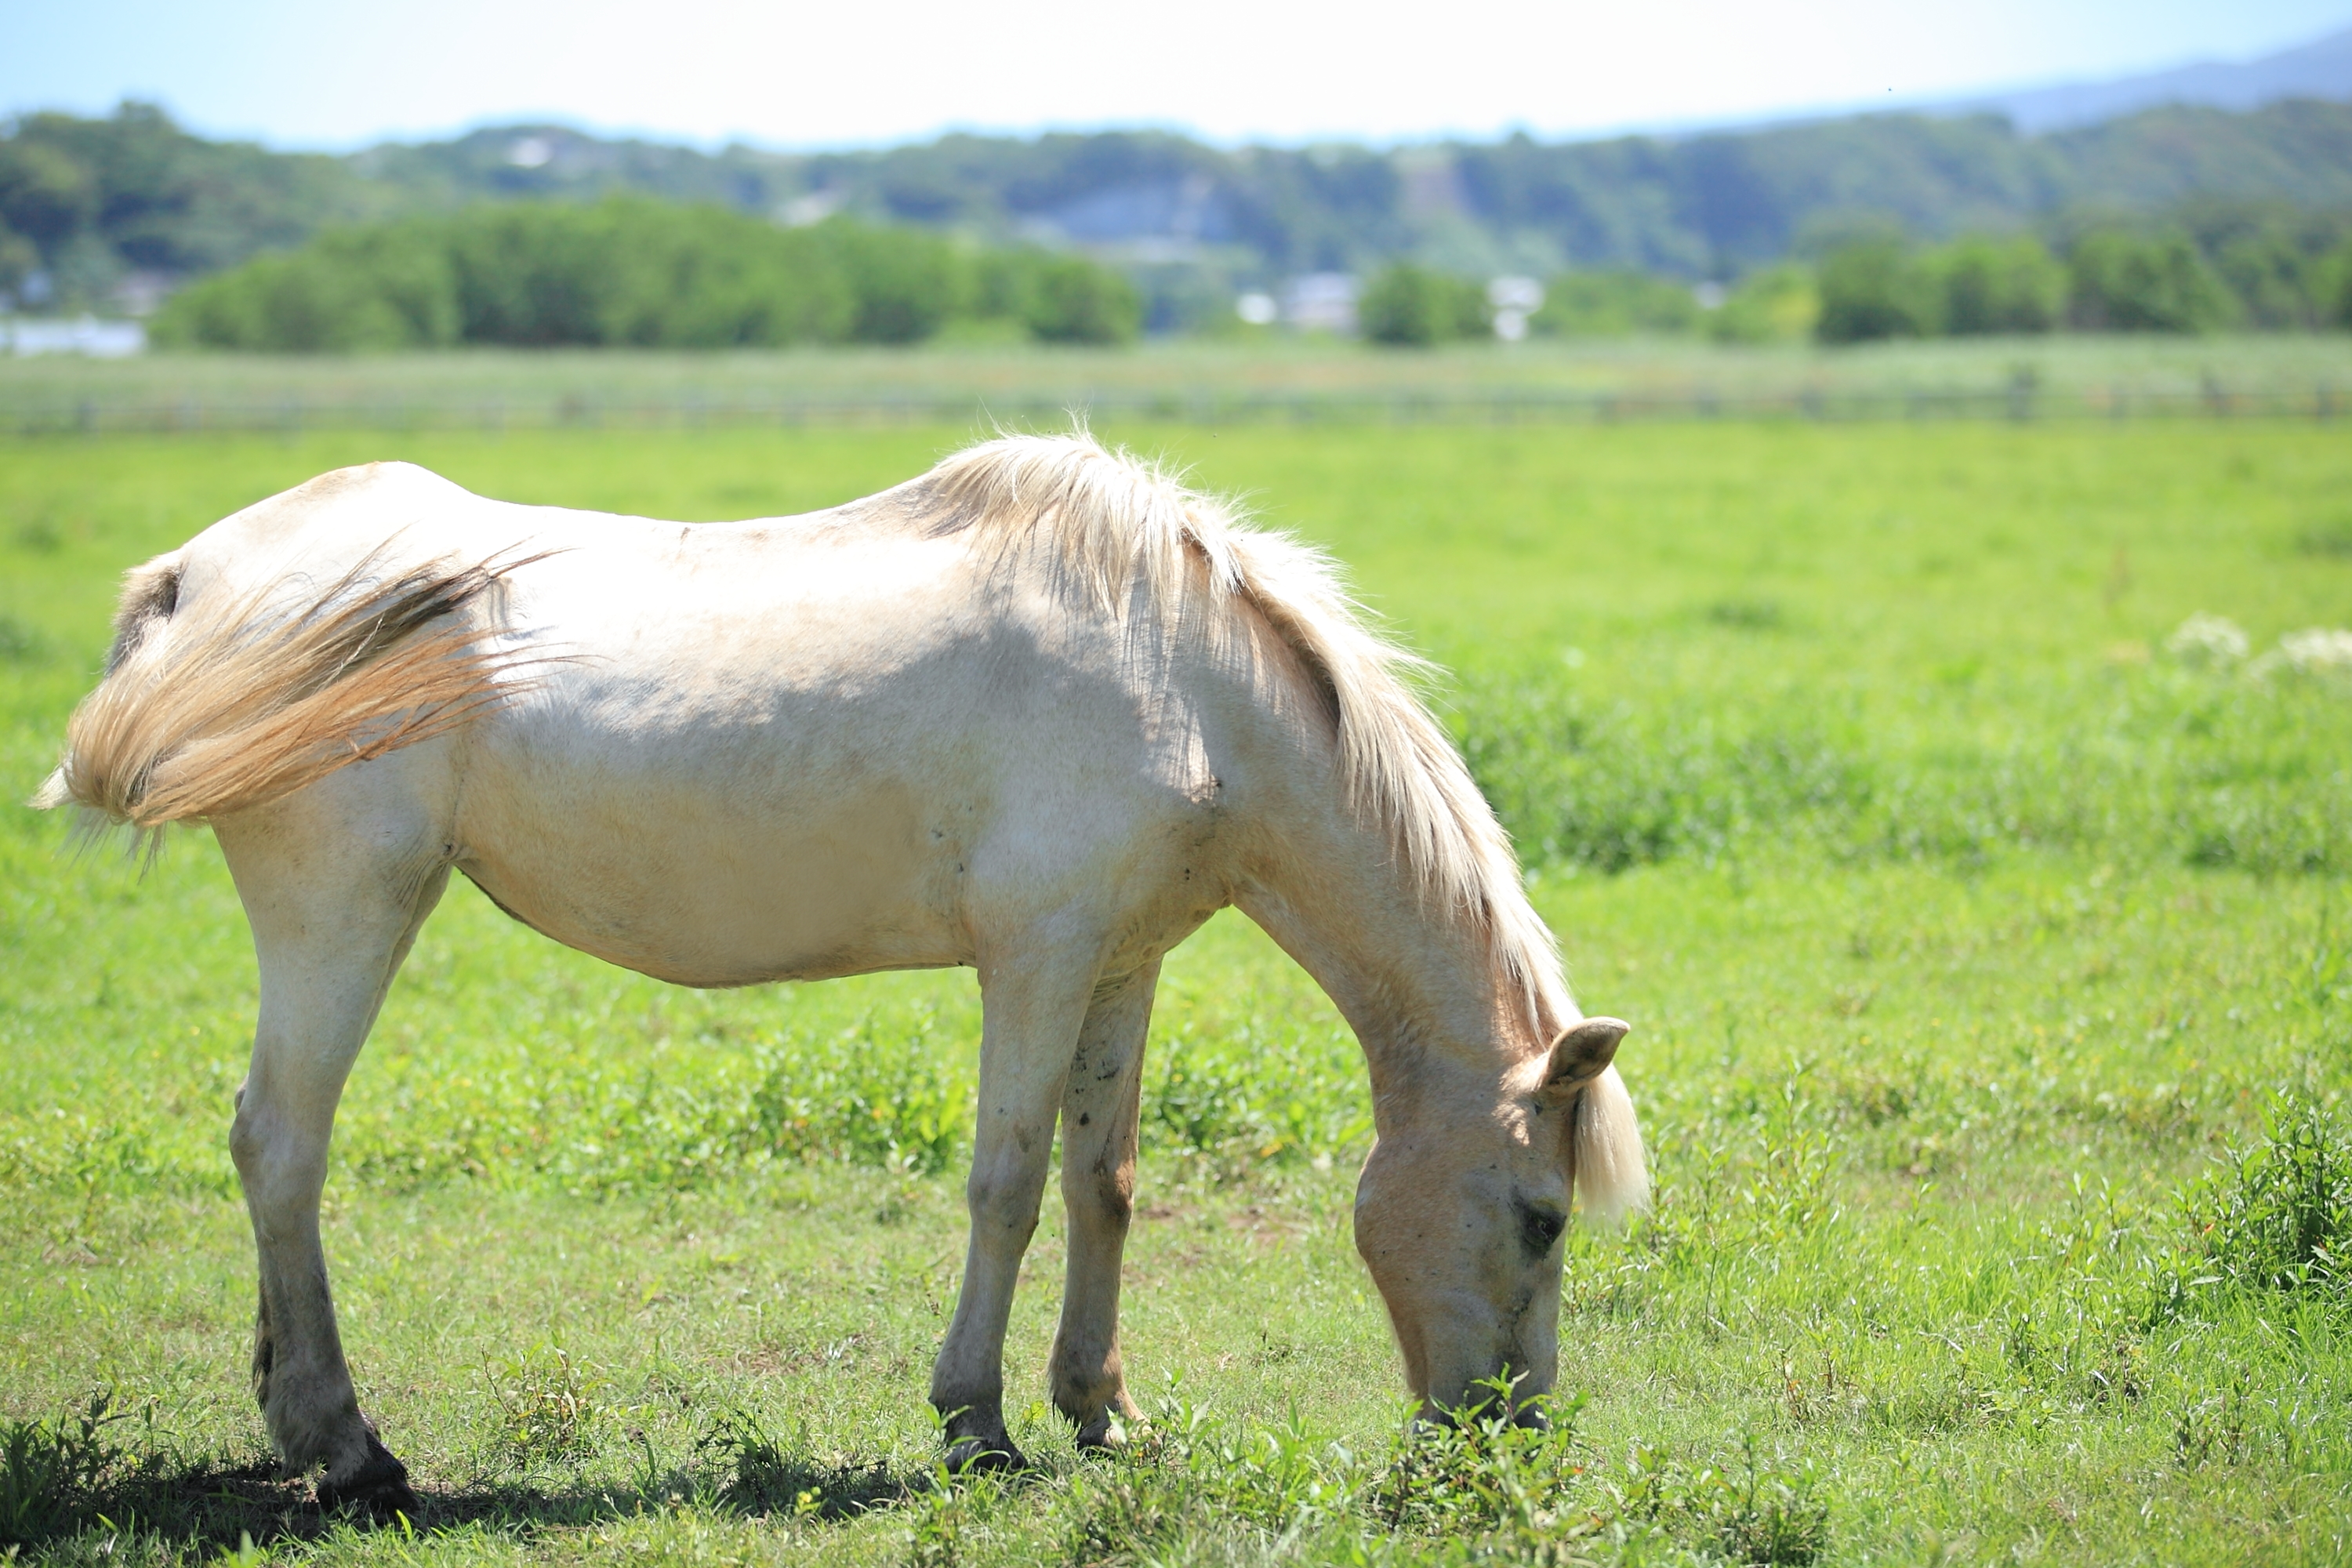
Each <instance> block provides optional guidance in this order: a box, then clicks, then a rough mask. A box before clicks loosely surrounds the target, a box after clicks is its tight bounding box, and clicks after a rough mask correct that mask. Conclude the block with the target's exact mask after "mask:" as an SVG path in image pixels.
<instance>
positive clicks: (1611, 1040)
mask: <svg viewBox="0 0 2352 1568" xmlns="http://www.w3.org/2000/svg"><path fill="white" fill-rule="evenodd" d="M1631 1028H1633V1025H1631V1024H1629V1023H1627V1022H1625V1020H1624V1019H1622V1018H1587V1019H1585V1020H1584V1021H1583V1022H1582V1023H1580V1024H1570V1026H1568V1027H1567V1028H1565V1029H1562V1030H1561V1031H1560V1032H1559V1039H1557V1040H1554V1041H1553V1042H1552V1043H1551V1065H1550V1066H1549V1067H1548V1068H1545V1069H1544V1083H1543V1092H1544V1093H1545V1094H1547V1095H1549V1096H1552V1097H1553V1098H1556V1099H1566V1098H1567V1097H1568V1096H1570V1095H1571V1094H1574V1093H1576V1092H1577V1091H1578V1090H1580V1089H1582V1088H1583V1087H1584V1086H1585V1085H1586V1084H1588V1083H1591V1081H1592V1080H1593V1079H1596V1078H1599V1077H1600V1076H1601V1074H1602V1073H1604V1072H1606V1071H1608V1070H1609V1064H1610V1063H1611V1062H1612V1061H1614V1060H1615V1059H1616V1058H1617V1042H1618V1041H1620V1040H1622V1039H1623V1038H1624V1037H1625V1034H1626V1031H1628V1030H1630V1029H1631Z"/></svg>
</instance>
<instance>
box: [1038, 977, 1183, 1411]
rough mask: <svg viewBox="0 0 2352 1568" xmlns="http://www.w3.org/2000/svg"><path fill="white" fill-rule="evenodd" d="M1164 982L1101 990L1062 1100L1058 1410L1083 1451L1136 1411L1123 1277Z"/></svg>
mask: <svg viewBox="0 0 2352 1568" xmlns="http://www.w3.org/2000/svg"><path fill="white" fill-rule="evenodd" d="M1159 982H1160V965H1159V964H1158V963H1149V964H1146V965H1145V966H1144V967H1142V968H1140V969H1139V970H1137V971H1135V972H1134V973H1131V974H1129V975H1127V976H1126V977H1125V978H1123V979H1121V980H1119V981H1118V983H1117V984H1115V985H1107V986H1105V987H1103V988H1101V989H1099V990H1097V994H1096V996H1095V1002H1094V1005H1093V1006H1092V1007H1090V1008H1089V1009H1087V1020H1086V1025H1085V1026H1084V1027H1083V1028H1082V1029H1081V1030H1080V1031H1079V1035H1078V1049H1077V1054H1076V1057H1074V1058H1072V1059H1071V1062H1070V1078H1069V1085H1068V1087H1067V1088H1066V1089H1065V1090H1064V1091H1063V1095H1062V1203H1063V1205H1064V1207H1065V1209H1066V1212H1067V1214H1068V1215H1069V1227H1070V1256H1069V1266H1068V1272H1067V1275H1066V1282H1065V1285H1064V1288H1063V1291H1062V1323H1061V1328H1060V1330H1059V1331H1057V1332H1056V1333H1055V1336H1054V1355H1053V1362H1052V1366H1053V1387H1054V1405H1055V1408H1057V1409H1059V1410H1060V1411H1061V1413H1062V1414H1063V1415H1066V1416H1068V1417H1069V1418H1070V1420H1071V1422H1072V1423H1073V1424H1074V1425H1076V1427H1077V1429H1078V1446H1079V1447H1082V1448H1089V1447H1102V1446H1104V1445H1107V1444H1108V1442H1109V1441H1110V1429H1111V1421H1112V1419H1113V1418H1114V1417H1118V1418H1124V1419H1132V1418H1133V1417H1134V1416H1135V1415H1136V1408H1135V1402H1134V1401H1133V1400H1132V1399H1130V1398H1129V1397H1128V1392H1127V1375H1126V1373H1125V1371H1124V1369H1123V1368H1122V1367H1121V1366H1120V1364H1119V1354H1118V1271H1119V1258H1120V1256H1121V1255H1122V1254H1123V1253H1124V1252H1125V1251H1126V1248H1127V1226H1128V1216H1129V1212H1130V1210H1131V1209H1132V1207H1133V1202H1134V1197H1135V1141H1136V1119H1137V1115H1138V1111H1139V1101H1140V1097H1141V1093H1142V1087H1143V1039H1144V1035H1145V1033H1146V1032H1147V1031H1148V1029H1149V1028H1150V1023H1151V994H1152V989H1153V987H1154V986H1156V985H1157V984H1159Z"/></svg>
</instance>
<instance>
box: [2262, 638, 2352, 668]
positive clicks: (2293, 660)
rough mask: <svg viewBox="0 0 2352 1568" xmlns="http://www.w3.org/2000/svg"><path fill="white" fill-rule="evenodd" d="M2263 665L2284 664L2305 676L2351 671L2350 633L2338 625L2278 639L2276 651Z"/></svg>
mask: <svg viewBox="0 0 2352 1568" xmlns="http://www.w3.org/2000/svg"><path fill="white" fill-rule="evenodd" d="M2263 662H2264V663H2266V664H2269V663H2276V664H2282V665H2284V666H2285V667H2286V668H2289V669H2292V670H2296V671H2298V672H2300V673H2302V674H2305V675H2332V674H2337V673H2341V672H2345V671H2352V632H2347V631H2346V630H2344V629H2343V628H2342V627H2340V626H2310V627H2306V628H2305V630H2303V631H2299V632H2289V633H2287V634H2286V636H2284V637H2281V638H2279V645H2278V651H2277V652H2276V653H2274V654H2273V655H2271V656H2270V657H2269V658H2266V659H2264V660H2263Z"/></svg>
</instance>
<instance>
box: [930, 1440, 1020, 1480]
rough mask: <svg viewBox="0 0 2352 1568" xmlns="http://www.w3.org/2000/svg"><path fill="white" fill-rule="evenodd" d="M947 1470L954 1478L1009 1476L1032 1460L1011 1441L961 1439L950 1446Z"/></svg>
mask: <svg viewBox="0 0 2352 1568" xmlns="http://www.w3.org/2000/svg"><path fill="white" fill-rule="evenodd" d="M947 1468H948V1474H950V1475H951V1476H978V1475H1009V1474H1011V1473H1012V1472H1013V1471H1015V1470H1025V1469H1027V1468H1029V1460H1028V1458H1027V1457H1026V1456H1024V1454H1023V1453H1022V1452H1021V1450H1020V1449H1018V1448H1016V1447H1013V1439H1012V1438H1010V1437H959V1438H957V1439H956V1440H955V1441H954V1442H952V1443H950V1444H949V1445H948V1454H947Z"/></svg>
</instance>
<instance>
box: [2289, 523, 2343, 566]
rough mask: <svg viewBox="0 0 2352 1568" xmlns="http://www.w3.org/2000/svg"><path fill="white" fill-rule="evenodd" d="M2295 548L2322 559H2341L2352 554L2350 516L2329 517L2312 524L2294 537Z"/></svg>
mask: <svg viewBox="0 0 2352 1568" xmlns="http://www.w3.org/2000/svg"><path fill="white" fill-rule="evenodd" d="M2295 548H2297V549H2298V550H2300V551H2302V552H2304V553H2305V555H2316V556H2318V557H2320V558H2321V559H2322V560H2342V559H2343V558H2345V557H2346V556H2352V517H2339V518H2333V519H2330V520H2329V521H2326V522H2318V523H2314V524H2312V525H2311V526H2310V527H2309V528H2306V529H2305V530H2304V531H2303V532H2302V533H2301V534H2300V535H2298V536H2297V537H2296V539H2295Z"/></svg>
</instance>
